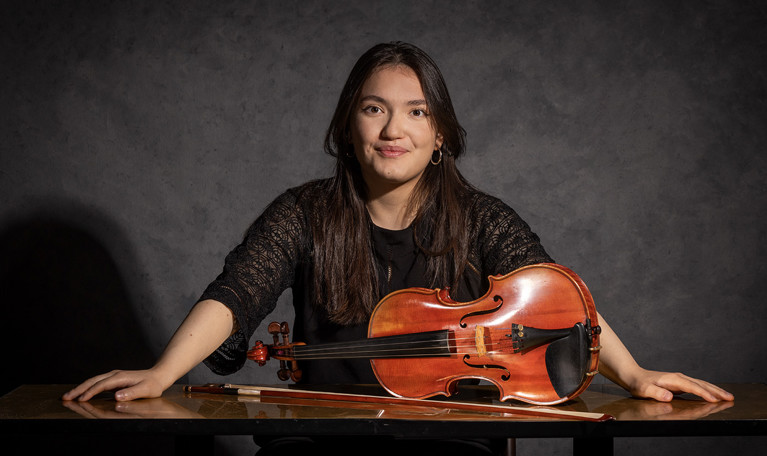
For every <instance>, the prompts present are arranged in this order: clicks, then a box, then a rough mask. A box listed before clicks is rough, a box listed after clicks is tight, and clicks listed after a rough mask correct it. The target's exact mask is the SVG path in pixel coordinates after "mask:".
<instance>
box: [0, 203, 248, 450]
mask: <svg viewBox="0 0 767 456" xmlns="http://www.w3.org/2000/svg"><path fill="white" fill-rule="evenodd" d="M43 207H45V208H46V209H42V210H36V211H32V212H29V211H25V214H26V215H23V216H20V217H15V218H14V219H13V220H14V221H13V222H7V221H2V222H0V223H1V224H2V226H0V297H1V298H2V303H1V304H0V305H2V321H3V323H4V324H3V327H2V331H0V334H2V336H0V337H2V339H1V341H2V347H3V366H4V372H3V376H2V382H1V383H0V394H5V393H7V392H9V391H11V390H12V389H14V388H16V387H17V386H19V385H22V384H35V383H44V384H54V383H58V384H68V383H72V384H76V383H80V382H82V381H83V380H86V379H87V378H90V377H92V376H94V375H98V374H101V373H104V372H108V371H110V370H112V369H115V368H118V367H119V368H121V369H144V368H146V367H148V366H151V365H152V364H153V363H154V361H155V360H156V357H157V356H158V355H159V354H158V353H153V352H152V350H151V348H150V347H149V345H148V343H147V338H146V335H145V331H144V329H143V328H142V327H141V325H140V324H139V321H138V320H137V318H136V315H134V311H133V309H134V305H133V302H132V299H135V298H132V297H136V296H146V295H147V293H145V292H144V289H143V288H144V287H143V285H142V284H141V283H136V284H131V283H126V280H125V278H126V277H141V276H142V274H141V271H140V270H139V267H140V266H139V265H138V264H137V263H136V262H135V261H134V260H133V258H132V257H131V255H130V245H129V244H128V241H127V239H125V237H124V236H121V235H120V229H119V227H117V226H116V225H115V224H114V223H112V222H110V221H109V220H107V219H106V218H105V217H104V216H103V215H101V214H98V213H94V212H93V211H89V210H84V209H82V208H77V207H75V206H73V205H72V204H69V203H61V202H54V203H51V202H47V203H46V204H43ZM100 239H109V240H108V241H102V240H100ZM115 252H119V253H115ZM62 410H63V406H62ZM0 446H2V447H3V448H14V447H16V448H25V454H78V455H80V456H84V455H97V454H99V455H100V454H104V452H107V453H109V454H111V455H115V456H122V455H126V456H127V455H134V454H143V455H145V456H151V455H166V454H171V453H173V452H174V449H175V450H177V448H175V441H174V439H173V437H172V436H169V435H124V436H123V435H120V436H115V435H101V434H82V435H80V434H74V435H63V434H62V435H57V436H56V437H55V438H53V439H52V438H50V436H40V435H33V434H20V435H13V436H4V437H3V438H2V439H0ZM247 448H248V452H252V451H253V450H252V448H253V444H252V441H251V443H250V445H249V446H247ZM215 454H217V455H222V456H223V455H227V454H231V453H230V452H229V451H228V449H227V448H226V447H220V448H216V451H215Z"/></svg>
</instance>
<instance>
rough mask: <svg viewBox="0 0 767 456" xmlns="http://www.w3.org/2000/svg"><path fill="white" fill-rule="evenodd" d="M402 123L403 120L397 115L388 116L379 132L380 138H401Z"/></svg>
mask: <svg viewBox="0 0 767 456" xmlns="http://www.w3.org/2000/svg"><path fill="white" fill-rule="evenodd" d="M402 122H403V119H401V117H400V116H398V115H397V114H392V115H390V116H389V118H388V120H387V122H386V125H384V128H383V130H381V136H382V137H383V138H385V139H396V138H401V137H402V135H403V130H404V129H403V124H402Z"/></svg>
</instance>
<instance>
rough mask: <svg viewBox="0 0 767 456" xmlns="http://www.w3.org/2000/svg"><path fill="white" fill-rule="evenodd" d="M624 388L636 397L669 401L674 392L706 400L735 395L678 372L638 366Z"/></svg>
mask: <svg viewBox="0 0 767 456" xmlns="http://www.w3.org/2000/svg"><path fill="white" fill-rule="evenodd" d="M626 389H627V390H628V391H629V392H630V393H631V394H632V395H633V396H636V397H646V398H650V399H655V400H657V401H661V402H669V401H670V400H671V399H673V398H674V394H681V393H690V394H694V395H696V396H700V397H701V398H703V399H704V400H706V401H708V402H719V401H731V400H733V399H735V397H734V396H733V395H732V394H731V393H729V392H727V391H725V390H723V389H722V388H720V387H718V386H716V385H714V384H712V383H709V382H707V381H704V380H700V379H697V378H692V377H688V376H686V375H684V374H680V373H678V372H658V371H652V370H647V369H643V368H639V371H637V373H636V374H635V375H634V376H633V378H632V379H631V380H630V381H627V382H626Z"/></svg>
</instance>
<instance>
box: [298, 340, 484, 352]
mask: <svg viewBox="0 0 767 456" xmlns="http://www.w3.org/2000/svg"><path fill="white" fill-rule="evenodd" d="M451 340H453V341H455V342H456V343H461V342H463V341H471V342H474V338H473V337H463V338H453V339H451V338H448V337H445V338H442V339H431V340H426V341H423V340H422V341H402V342H387V341H381V342H378V343H371V342H368V341H375V339H367V340H366V341H354V342H346V343H345V342H340V343H333V344H328V345H325V344H323V345H321V346H310V345H298V346H295V347H294V349H296V348H299V347H300V349H299V351H300V352H301V353H303V354H309V353H315V354H316V353H323V352H330V353H332V351H333V350H358V349H379V350H397V349H398V348H397V347H399V346H412V345H416V346H418V345H420V346H423V345H424V344H429V343H430V344H437V343H438V344H444V343H446V342H449V341H451ZM404 349H408V348H404Z"/></svg>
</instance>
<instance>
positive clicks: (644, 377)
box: [598, 315, 734, 402]
mask: <svg viewBox="0 0 767 456" xmlns="http://www.w3.org/2000/svg"><path fill="white" fill-rule="evenodd" d="M598 318H599V326H600V327H601V329H602V333H601V335H600V343H601V344H602V350H601V352H600V354H599V373H600V374H602V375H604V376H605V377H607V378H608V379H610V380H612V381H613V382H615V383H617V384H618V385H620V386H622V387H623V388H625V389H626V390H627V391H628V392H630V393H631V394H632V395H633V396H636V397H646V398H650V399H655V400H657V401H661V402H669V401H670V400H671V399H673V398H674V394H680V393H691V394H695V395H697V396H700V397H701V398H703V399H705V400H706V401H708V402H719V401H731V400H733V399H734V396H733V395H732V394H730V393H729V392H727V391H725V390H723V389H722V388H719V387H718V386H716V385H713V384H711V383H709V382H706V381H703V380H698V379H697V378H692V377H688V376H686V375H684V374H680V373H672V372H659V371H653V370H648V369H644V368H642V367H640V366H639V365H638V364H637V362H636V361H635V360H634V357H633V356H631V353H629V351H628V349H627V348H626V346H625V345H623V342H621V340H620V338H618V335H617V334H615V331H613V330H612V328H611V327H610V325H608V324H607V322H606V321H605V319H604V317H602V315H598Z"/></svg>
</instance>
